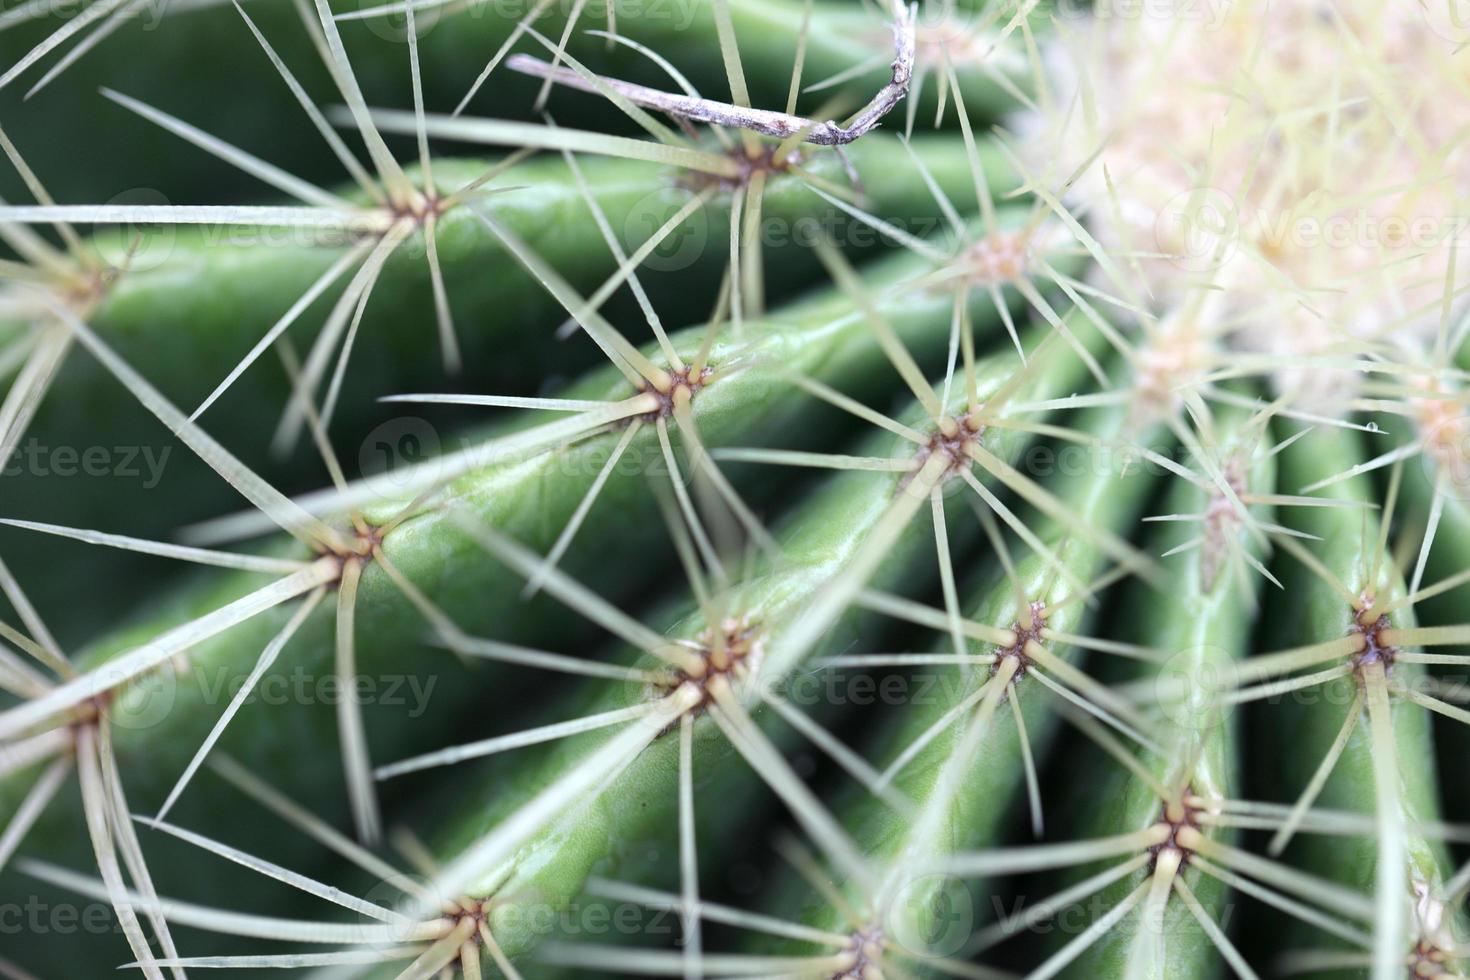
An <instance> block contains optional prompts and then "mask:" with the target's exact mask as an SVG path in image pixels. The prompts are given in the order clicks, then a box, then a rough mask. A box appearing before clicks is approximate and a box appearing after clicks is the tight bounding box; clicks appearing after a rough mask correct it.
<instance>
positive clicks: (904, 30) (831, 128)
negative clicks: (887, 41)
mask: <svg viewBox="0 0 1470 980" xmlns="http://www.w3.org/2000/svg"><path fill="white" fill-rule="evenodd" d="M917 16H918V13H917V8H915V7H910V8H908V9H907V10H901V11H900V12H899V14H898V17H897V18H896V19H895V21H894V24H893V47H894V51H895V57H894V59H893V77H892V79H891V80H890V81H889V82H888V84H887V85H885V86H883V88H882V89H880V90H879V92H878V94H877V95H875V96H873V99H872V101H871V102H869V103H868V104H867V106H866V107H865V108H864V109H863V110H862V111H861V112H859V113H858V114H857V115H856V116H853V117H852V120H851V123H850V124H849V125H848V126H846V127H843V126H839V125H838V124H837V123H835V122H817V121H816V120H813V119H807V118H805V117H803V116H793V115H791V114H790V113H786V112H775V111H773V110H770V109H750V108H746V107H744V106H737V105H731V104H730V103H728V102H716V101H714V100H711V99H696V98H692V97H691V96H687V95H675V94H673V93H670V92H664V91H662V90H660V89H655V88H648V87H646V86H643V85H634V84H633V83H631V82H624V81H619V80H618V79H615V78H603V79H600V81H601V83H602V84H603V85H606V86H607V87H608V88H610V89H612V90H613V91H615V92H617V93H618V94H619V95H621V96H623V97H624V98H626V99H628V101H630V102H632V103H633V104H635V105H638V106H642V107H643V108H645V109H655V110H658V111H660V112H665V113H668V114H669V115H671V116H673V117H674V118H676V119H688V120H692V121H694V122H702V123H713V124H714V125H716V126H726V127H729V128H732V129H749V130H753V131H755V132H757V133H761V134H763V135H765V136H774V137H776V138H777V139H786V138H788V137H791V136H795V135H796V134H798V133H805V141H806V142H808V143H816V144H818V145H821V146H843V145H845V144H847V143H851V142H853V141H854V140H856V139H858V138H859V137H861V136H862V135H863V134H865V133H867V132H868V131H869V130H870V129H872V128H873V127H874V126H876V125H878V121H879V120H881V119H882V118H883V117H884V116H886V115H888V113H889V112H890V111H891V110H892V109H893V107H894V106H896V105H898V103H899V102H901V101H902V100H903V97H904V96H905V95H907V94H908V90H909V81H910V79H912V78H913V74H914V48H915V40H914V26H915V22H916V20H917ZM505 63H506V66H507V67H509V68H511V69H512V70H514V71H518V72H521V73H522V74H525V75H534V76H536V77H537V78H549V79H551V80H552V81H554V82H556V83H557V84H559V85H565V86H567V87H568V88H574V89H579V90H581V91H583V92H593V93H596V92H597V86H596V85H594V84H593V83H592V82H590V81H588V80H587V79H585V78H583V77H582V76H581V75H578V74H577V73H576V72H574V71H571V70H570V69H567V68H560V67H556V66H553V65H551V64H548V63H547V62H545V61H542V60H541V59H540V58H533V57H531V56H530V55H524V54H517V55H512V56H511V57H510V58H508V59H506V62H505Z"/></svg>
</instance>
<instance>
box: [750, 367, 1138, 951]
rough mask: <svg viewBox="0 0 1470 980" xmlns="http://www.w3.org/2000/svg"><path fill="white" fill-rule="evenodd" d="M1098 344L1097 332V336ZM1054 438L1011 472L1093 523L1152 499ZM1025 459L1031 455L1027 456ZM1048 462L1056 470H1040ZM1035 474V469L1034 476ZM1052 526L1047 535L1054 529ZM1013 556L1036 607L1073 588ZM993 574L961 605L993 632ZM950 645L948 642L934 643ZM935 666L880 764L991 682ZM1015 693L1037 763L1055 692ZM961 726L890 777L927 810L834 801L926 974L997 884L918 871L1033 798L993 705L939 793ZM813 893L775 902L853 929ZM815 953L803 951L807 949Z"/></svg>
mask: <svg viewBox="0 0 1470 980" xmlns="http://www.w3.org/2000/svg"><path fill="white" fill-rule="evenodd" d="M1094 339H1095V338H1094ZM1125 414H1126V413H1125V412H1124V411H1122V410H1117V409H1103V410H1094V411H1092V412H1090V413H1089V414H1087V415H1085V416H1083V417H1082V420H1081V421H1080V423H1079V424H1078V425H1077V428H1078V430H1079V431H1081V432H1086V433H1089V434H1091V435H1093V436H1094V437H1096V438H1098V439H1101V440H1120V439H1123V438H1124V437H1125V436H1126V435H1127V429H1126V418H1125ZM1056 448H1057V447H1055V446H1049V447H1037V454H1036V455H1034V456H1033V455H1031V454H1023V455H1022V457H1021V462H1020V463H1019V464H1018V467H1019V468H1020V469H1021V470H1022V472H1028V473H1032V475H1033V477H1034V478H1036V479H1038V480H1039V482H1041V483H1042V485H1043V486H1045V487H1046V488H1047V489H1048V490H1049V491H1050V492H1052V493H1053V494H1055V495H1056V496H1057V497H1058V498H1059V499H1061V500H1062V501H1063V502H1064V503H1065V504H1066V505H1067V506H1068V508H1069V509H1070V510H1072V511H1073V512H1074V513H1076V514H1078V515H1079V516H1080V517H1081V518H1082V519H1083V520H1084V521H1086V522H1087V523H1088V524H1089V525H1091V526H1094V527H1098V528H1103V529H1107V530H1111V531H1113V532H1114V533H1124V532H1125V531H1126V529H1127V528H1128V527H1129V525H1130V524H1131V523H1132V522H1133V521H1134V520H1135V519H1136V518H1137V515H1138V511H1139V509H1140V508H1141V507H1142V505H1143V503H1144V501H1145V500H1146V499H1147V495H1148V490H1149V487H1150V486H1151V485H1152V483H1153V476H1152V475H1151V474H1150V473H1148V472H1147V471H1145V470H1143V469H1137V468H1135V469H1133V470H1132V471H1130V472H1126V473H1125V472H1123V471H1122V468H1121V465H1119V464H1121V461H1122V455H1121V454H1119V455H1114V456H1102V455H1093V454H1091V453H1089V455H1088V456H1086V457H1085V458H1086V460H1087V463H1088V465H1085V466H1083V467H1080V468H1068V467H1067V466H1066V465H1065V463H1064V460H1063V459H1058V458H1057V457H1052V456H1050V455H1045V454H1043V450H1054V449H1056ZM1028 460H1031V462H1028ZM1051 465H1054V466H1055V470H1054V471H1052V470H1049V469H1044V468H1043V467H1047V466H1051ZM1033 471H1034V472H1033ZM1027 519H1028V521H1029V522H1031V523H1032V524H1033V526H1037V525H1039V526H1040V527H1042V528H1043V530H1041V531H1040V532H1038V533H1039V535H1040V537H1041V539H1042V540H1043V541H1045V542H1046V543H1047V544H1048V546H1049V547H1051V548H1052V549H1053V552H1054V553H1055V554H1056V556H1057V557H1058V558H1059V559H1060V560H1061V561H1062V562H1063V563H1064V564H1065V565H1066V566H1067V568H1069V569H1070V570H1071V571H1072V572H1073V573H1074V574H1075V575H1076V576H1077V578H1079V579H1080V580H1081V581H1083V582H1087V581H1089V580H1090V579H1091V578H1092V577H1093V576H1094V575H1096V574H1097V573H1098V572H1100V571H1101V570H1102V569H1103V567H1104V555H1103V553H1102V552H1101V551H1100V550H1099V549H1098V548H1097V546H1096V545H1095V544H1093V543H1092V542H1090V541H1087V540H1085V539H1082V538H1079V537H1077V536H1075V535H1073V534H1069V533H1067V532H1066V531H1065V530H1064V529H1062V528H1060V527H1058V526H1057V525H1056V524H1055V523H1054V522H1051V521H1050V520H1049V519H1047V518H1044V517H1039V516H1036V515H1033V516H1031V517H1030V518H1027ZM1048 529H1049V530H1048ZM1012 547H1013V549H1014V551H1013V553H1014V554H1015V555H1016V559H1017V567H1016V575H1017V578H1018V580H1019V582H1020V583H1021V587H1022V589H1023V590H1024V592H1025V594H1026V595H1027V596H1028V597H1030V600H1031V601H1033V602H1044V603H1048V604H1060V603H1061V602H1063V601H1064V600H1065V599H1066V598H1067V597H1068V596H1069V595H1071V594H1072V591H1073V586H1072V585H1071V584H1070V583H1068V582H1067V580H1065V579H1063V578H1061V577H1060V576H1058V575H1057V574H1056V572H1055V570H1054V568H1053V567H1052V566H1051V565H1050V564H1049V563H1047V562H1046V561H1044V560H1043V559H1042V558H1040V557H1038V556H1036V555H1034V554H1031V553H1030V552H1029V551H1028V550H1027V549H1026V548H1025V545H1024V544H1017V543H1015V542H1012ZM998 575H1000V570H999V566H998V563H996V562H994V561H992V560H989V559H987V561H986V573H985V576H984V577H985V581H986V584H985V586H984V587H983V588H982V589H980V590H979V591H977V593H976V594H975V597H974V598H973V599H972V600H971V604H970V606H969V607H968V609H967V615H968V616H969V618H971V619H973V620H975V621H977V622H981V623H986V624H990V625H992V626H998V627H1013V626H1014V625H1015V624H1016V623H1017V622H1018V618H1019V609H1018V606H1017V602H1018V600H1017V597H1016V587H1015V586H1014V585H1013V584H1012V583H1011V581H1010V580H1009V579H1007V578H1004V577H1000V578H997V576H998ZM1088 613H1089V610H1088V608H1087V606H1086V604H1084V603H1072V604H1069V605H1066V606H1064V607H1062V608H1061V609H1058V610H1057V611H1056V612H1055V613H1054V614H1053V616H1052V617H1051V618H1050V619H1049V620H1048V625H1049V626H1050V627H1051V628H1053V629H1056V630H1058V631H1061V632H1078V631H1080V630H1082V629H1083V628H1084V625H1083V624H1084V623H1085V622H1086V620H1087V618H1088ZM936 649H937V650H941V651H945V652H947V651H949V650H950V649H951V647H950V645H949V644H948V643H945V644H943V645H942V646H939V647H936ZM969 649H970V651H971V652H973V653H975V654H990V653H994V652H995V648H994V647H991V646H988V645H986V644H982V643H980V642H979V641H976V640H971V641H970V644H969ZM1049 649H1050V650H1051V652H1052V653H1054V654H1055V655H1056V656H1058V657H1060V658H1061V659H1063V660H1065V661H1067V662H1068V663H1071V664H1073V665H1076V664H1077V663H1078V662H1079V661H1080V659H1081V657H1082V652H1081V651H1079V650H1077V649H1075V648H1073V647H1070V646H1068V645H1063V644H1057V643H1053V644H1050V645H1049ZM923 670H924V672H925V673H926V674H932V675H933V677H934V683H933V685H932V687H930V688H927V689H928V690H931V691H932V692H933V696H932V697H929V698H925V699H924V700H922V701H918V700H916V702H915V703H913V704H911V705H906V706H905V707H904V709H903V711H902V713H901V714H900V715H898V716H897V717H891V718H888V719H885V721H886V722H887V724H885V725H884V727H883V729H882V730H881V731H880V732H879V733H878V734H877V737H876V738H875V740H874V743H875V747H876V753H874V754H873V755H872V757H873V758H874V759H875V760H876V762H877V764H879V767H880V769H881V768H882V766H883V765H886V764H887V763H889V762H890V761H891V760H893V759H894V758H896V757H897V756H898V754H899V753H900V752H902V751H903V750H904V748H905V747H906V746H907V745H909V744H911V743H912V742H913V741H914V740H915V739H916V738H918V737H919V736H920V735H921V734H923V732H925V731H926V730H927V729H928V728H929V727H930V726H931V725H933V724H934V723H935V722H936V721H938V720H939V718H941V717H942V716H943V715H944V714H945V713H946V712H948V711H950V710H951V709H953V707H954V706H955V704H957V703H958V702H959V701H962V700H964V699H965V698H966V697H969V696H971V695H972V694H973V693H974V692H975V691H976V690H977V689H978V687H979V685H981V684H983V683H984V682H985V681H986V680H988V679H989V677H990V672H989V670H988V669H986V668H977V669H976V670H974V671H973V672H970V673H968V675H967V674H966V672H964V671H961V670H960V669H959V668H957V667H948V666H936V667H931V668H924V669H923ZM1017 693H1019V695H1020V698H1021V700H1020V706H1021V713H1022V716H1023V718H1024V719H1025V726H1026V732H1027V735H1028V737H1029V739H1030V743H1031V747H1032V750H1033V752H1034V753H1035V755H1036V757H1037V760H1038V764H1040V763H1041V761H1042V760H1043V759H1044V758H1045V755H1046V752H1047V749H1048V747H1049V746H1050V744H1051V743H1052V741H1053V740H1054V738H1055V736H1056V730H1057V725H1058V722H1059V720H1060V719H1059V717H1058V715H1057V713H1056V706H1057V700H1056V697H1055V695H1053V694H1052V693H1051V692H1050V691H1048V690H1047V689H1045V688H1043V687H1042V686H1041V685H1040V684H1039V683H1037V682H1035V681H1031V682H1029V683H1028V682H1027V679H1026V678H1025V676H1024V675H1022V676H1021V677H1019V678H1018V679H1017V681H1016V682H1015V686H1013V687H1012V688H1011V694H1008V695H1007V697H1013V696H1016V694H1017ZM961 738H962V729H961V728H959V727H953V728H950V729H948V730H946V731H945V733H944V734H942V735H940V736H938V737H937V738H935V739H934V740H933V741H932V742H931V743H930V744H929V745H928V746H926V747H925V748H924V749H923V750H922V751H921V752H920V753H918V754H917V755H916V756H915V757H914V758H913V760H912V761H911V762H910V763H909V764H908V765H907V766H906V767H905V768H904V770H903V771H902V772H901V773H900V774H899V775H898V776H897V777H896V779H895V781H894V786H895V788H897V789H898V790H899V791H900V792H902V793H903V794H904V795H905V796H907V797H908V798H910V799H911V800H913V801H914V802H915V803H916V804H918V805H919V806H920V807H921V811H920V813H921V816H919V817H917V818H916V819H914V820H912V821H911V820H909V819H906V818H905V817H904V816H903V815H902V814H899V813H897V812H895V811H894V810H893V809H892V808H891V807H889V806H887V805H886V804H884V803H882V802H881V801H878V800H876V799H874V798H873V797H872V796H871V795H869V794H866V793H862V792H860V791H855V792H854V793H853V794H849V795H850V796H852V797H855V798H851V799H848V800H847V801H846V803H845V805H843V806H842V807H841V809H840V811H839V812H841V813H842V814H843V815H844V820H843V822H844V825H845V826H848V827H850V828H853V832H854V836H855V837H856V839H857V840H858V841H859V843H860V844H861V846H862V848H863V850H864V853H866V854H868V855H869V856H870V857H872V858H873V859H874V861H875V863H876V866H877V867H878V868H879V869H880V870H885V871H886V875H884V876H883V880H884V881H885V882H886V883H887V884H888V888H889V892H888V894H889V897H888V899H887V900H886V901H884V902H882V907H881V908H880V909H879V910H878V911H877V912H876V913H875V916H876V918H877V919H878V920H879V922H878V924H879V925H880V926H881V927H882V928H883V929H884V931H885V934H886V935H888V936H889V937H890V938H892V939H895V940H897V942H898V943H899V944H901V945H900V948H901V949H903V950H904V952H905V954H906V956H908V957H911V958H910V959H901V960H899V962H900V963H901V964H903V965H904V968H905V969H909V970H915V971H917V973H918V975H922V976H931V975H932V976H939V975H941V974H940V973H938V972H936V971H934V970H933V969H927V968H926V967H925V963H924V960H925V958H926V957H936V956H939V957H948V958H963V957H965V956H966V955H967V953H966V948H967V946H968V940H969V938H970V935H971V932H972V930H973V929H974V928H978V927H979V926H981V925H983V924H984V922H985V920H986V919H987V918H988V915H987V914H986V913H987V910H988V907H989V904H990V899H991V897H992V894H993V891H994V889H993V883H991V882H985V881H973V882H965V883H963V884H962V883H960V882H959V881H958V880H957V879H955V878H953V877H952V876H949V875H946V874H943V873H929V872H926V873H922V874H921V873H917V872H914V870H913V869H914V868H916V867H923V866H924V862H926V861H932V862H934V863H935V865H937V866H939V867H942V865H943V858H944V855H946V854H949V853H951V852H954V851H959V850H967V849H973V848H979V847H984V846H985V845H986V844H987V843H998V842H1000V841H1002V840H1004V839H1005V837H1006V835H1008V834H1009V833H1011V832H1012V831H1013V830H1014V829H1015V825H1016V824H1017V823H1018V822H1020V821H1018V814H1019V813H1020V812H1022V810H1023V809H1024V808H1025V807H1026V806H1027V803H1026V798H1025V795H1024V792H1023V789H1022V786H1023V782H1022V780H1023V769H1022V766H1023V761H1022V755H1021V743H1020V733H1019V731H1018V729H1017V727H1016V724H1015V719H1014V716H1013V714H1012V712H1011V709H1010V707H1009V706H1008V705H1006V704H1005V703H1004V702H1002V703H1001V704H1000V705H999V706H998V707H997V709H996V713H995V715H994V717H993V718H992V720H991V723H990V727H989V730H988V731H987V733H986V735H985V736H984V740H983V742H982V743H981V745H980V750H979V752H978V753H977V754H976V755H975V756H974V758H973V759H972V760H971V761H970V762H969V763H967V764H966V767H965V768H966V773H967V774H966V776H965V778H964V780H963V783H962V785H961V787H960V790H959V792H958V793H956V794H954V795H952V796H947V795H944V794H942V793H941V792H939V790H938V789H937V788H936V787H937V783H938V781H939V778H940V776H941V773H942V772H943V770H944V769H945V767H946V766H947V765H952V764H955V763H954V762H953V759H954V757H955V754H956V753H957V752H958V751H960V748H961V744H960V742H961ZM849 891H850V894H849V896H848V897H849V900H851V901H853V902H854V903H855V907H860V908H869V907H871V902H864V900H863V899H862V897H861V896H860V895H859V894H858V893H856V892H851V888H850V887H849ZM809 896H810V890H809V887H808V886H806V885H805V884H804V883H802V882H798V881H790V882H785V883H784V884H783V887H782V894H781V895H780V896H778V898H777V901H779V902H781V903H782V905H783V906H784V905H795V904H796V903H798V902H804V907H803V906H797V907H803V911H802V912H801V913H800V917H801V919H802V920H803V921H807V922H811V923H813V924H815V925H816V926H817V927H818V928H824V929H832V930H834V931H838V932H845V931H847V930H848V928H849V926H848V925H847V924H846V922H845V920H844V919H843V917H842V916H841V915H840V914H839V913H838V912H837V911H836V910H835V909H833V908H831V907H829V906H828V905H826V904H825V903H822V902H815V903H814V902H813V901H811V900H810V898H809ZM797 949H798V947H795V946H791V945H790V944H788V946H787V947H786V948H782V949H781V950H780V951H781V952H783V953H789V952H793V951H796V950H797ZM808 951H810V949H808Z"/></svg>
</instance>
